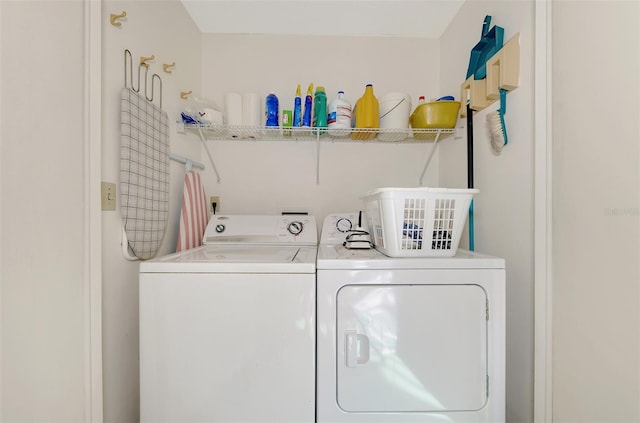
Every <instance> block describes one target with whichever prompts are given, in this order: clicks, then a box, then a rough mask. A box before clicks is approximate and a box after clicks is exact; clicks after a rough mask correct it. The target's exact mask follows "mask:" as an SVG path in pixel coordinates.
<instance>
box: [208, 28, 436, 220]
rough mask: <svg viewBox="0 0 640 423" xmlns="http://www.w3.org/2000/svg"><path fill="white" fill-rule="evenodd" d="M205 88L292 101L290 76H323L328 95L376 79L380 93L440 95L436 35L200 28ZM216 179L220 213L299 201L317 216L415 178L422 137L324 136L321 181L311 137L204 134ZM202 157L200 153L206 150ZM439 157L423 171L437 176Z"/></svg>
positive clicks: (211, 184) (295, 79) (350, 94)
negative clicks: (327, 139) (229, 138)
mask: <svg viewBox="0 0 640 423" xmlns="http://www.w3.org/2000/svg"><path fill="white" fill-rule="evenodd" d="M202 61H203V63H202V93H203V96H205V97H209V98H211V99H213V100H214V101H215V102H216V103H217V104H218V105H219V106H222V105H223V104H224V94H225V93H227V92H239V93H245V92H256V93H258V94H260V95H261V96H262V97H263V98H264V96H266V95H267V94H268V93H269V92H270V91H273V92H274V93H276V94H277V95H278V98H279V100H280V104H281V108H285V109H292V108H293V98H294V95H295V90H296V85H297V84H300V85H301V90H302V94H303V96H304V94H305V92H306V89H307V86H308V84H309V82H313V83H314V89H315V87H316V86H317V85H323V86H324V87H325V89H326V91H327V96H328V99H329V101H330V100H331V99H333V98H334V97H335V95H336V93H337V91H338V90H343V91H345V96H346V97H347V98H348V99H349V100H350V101H351V102H352V103H354V102H355V100H357V98H358V97H360V96H361V95H362V94H363V93H364V87H365V85H366V84H367V83H371V84H373V87H374V92H375V94H376V95H377V96H378V97H380V96H382V95H384V94H386V93H389V92H393V91H400V92H406V93H408V94H411V95H412V97H413V103H414V105H415V104H416V103H417V99H418V96H420V95H425V96H427V98H432V97H436V96H438V95H439V94H440V92H439V89H438V86H439V79H440V71H439V69H440V68H439V66H438V61H439V43H438V41H437V40H424V39H422V40H421V39H412V38H385V37H368V38H358V37H350V38H345V37H309V36H307V37H294V36H266V35H203V46H202ZM208 145H209V147H210V149H211V151H212V154H213V156H214V157H215V159H216V166H217V167H218V170H219V172H220V176H221V182H220V183H219V184H218V183H217V182H216V179H215V177H214V175H213V174H212V173H211V172H209V171H208V172H206V178H205V180H204V184H205V188H206V190H207V193H208V195H219V196H220V197H221V207H222V209H221V212H222V213H244V214H247V213H279V212H281V211H282V210H283V209H291V208H300V209H304V210H308V211H310V212H312V213H313V214H314V215H315V216H316V217H317V219H318V224H319V225H321V224H322V219H324V217H325V216H326V215H327V214H329V213H336V212H345V211H357V210H360V209H362V202H361V200H360V199H359V196H360V195H361V194H363V193H365V192H366V191H368V190H370V189H373V188H376V187H382V186H418V184H419V177H420V174H421V172H422V168H423V166H424V163H425V160H426V157H427V155H428V153H429V151H430V148H431V146H432V144H431V143H427V144H415V145H410V144H397V145H393V144H373V143H366V142H365V143H357V144H353V143H322V144H321V146H320V183H319V184H316V170H315V167H316V145H315V143H306V142H298V143H295V142H247V141H241V142H237V141H236V142H226V141H208ZM203 157H206V156H204V155H203ZM437 169H438V163H437V157H436V158H434V160H433V161H432V163H431V165H430V168H429V171H428V172H427V175H426V177H425V179H424V184H425V185H434V184H436V181H437Z"/></svg>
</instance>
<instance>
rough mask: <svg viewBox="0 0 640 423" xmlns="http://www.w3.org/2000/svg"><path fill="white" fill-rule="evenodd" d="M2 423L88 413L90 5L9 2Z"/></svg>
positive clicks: (0, 273)
mask: <svg viewBox="0 0 640 423" xmlns="http://www.w3.org/2000/svg"><path fill="white" fill-rule="evenodd" d="M0 11H1V13H0V14H1V18H2V23H1V25H0V28H1V29H2V35H1V40H2V45H1V48H0V50H1V51H2V75H1V82H0V85H1V88H2V95H1V99H2V125H1V128H2V133H1V139H2V145H1V154H0V158H1V166H0V167H1V169H2V177H1V181H2V188H1V189H0V193H1V213H0V215H1V220H0V228H1V232H2V237H1V239H2V240H1V242H2V246H1V249H0V253H1V254H0V262H1V263H2V265H1V266H0V280H1V285H0V289H1V292H2V302H1V311H2V315H1V323H2V327H1V333H2V338H1V342H2V352H1V361H0V368H1V369H2V372H1V379H0V381H1V392H2V396H1V398H0V420H2V421H7V422H9V421H11V422H18V421H42V422H44V421H60V422H80V421H84V419H85V402H84V400H85V397H84V395H85V380H86V379H85V378H86V377H87V375H86V374H85V369H87V368H88V367H87V363H86V360H85V349H84V348H85V345H86V342H85V341H86V338H85V328H84V324H85V322H86V318H87V316H86V315H85V312H86V309H85V301H84V295H85V293H84V286H85V285H84V281H85V273H84V271H85V269H84V257H85V252H84V247H85V243H84V242H85V235H86V234H85V232H84V230H85V228H86V223H87V222H86V215H85V214H84V210H85V202H86V201H87V200H88V199H87V198H85V196H84V194H85V191H84V186H85V181H84V178H85V177H86V175H85V174H84V158H85V155H84V154H85V153H84V148H85V146H86V144H85V140H84V132H83V128H84V126H83V125H84V123H85V122H84V121H83V117H84V110H83V102H84V86H83V80H84V74H83V68H84V57H83V51H84V46H83V43H84V28H83V23H84V17H83V3H82V2H81V1H64V2H62V1H29V2H24V1H2V2H0Z"/></svg>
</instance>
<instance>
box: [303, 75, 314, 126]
mask: <svg viewBox="0 0 640 423" xmlns="http://www.w3.org/2000/svg"><path fill="white" fill-rule="evenodd" d="M312 107H313V82H312V83H310V84H309V88H307V96H306V97H305V99H304V115H303V116H302V126H307V127H310V126H311V108H312Z"/></svg>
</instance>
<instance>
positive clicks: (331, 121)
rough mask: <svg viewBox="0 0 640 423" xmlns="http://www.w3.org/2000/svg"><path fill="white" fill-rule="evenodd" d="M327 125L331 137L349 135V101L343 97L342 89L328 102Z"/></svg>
mask: <svg viewBox="0 0 640 423" xmlns="http://www.w3.org/2000/svg"><path fill="white" fill-rule="evenodd" d="M327 126H328V127H329V135H331V136H333V137H342V136H347V135H349V130H350V129H351V103H349V101H347V100H346V99H345V98H344V91H338V96H337V97H336V98H334V99H333V100H332V101H331V103H329V113H328V116H327Z"/></svg>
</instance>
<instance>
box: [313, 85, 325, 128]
mask: <svg viewBox="0 0 640 423" xmlns="http://www.w3.org/2000/svg"><path fill="white" fill-rule="evenodd" d="M313 127H314V128H318V129H314V130H313V131H312V132H313V133H314V134H315V135H317V134H324V133H325V132H326V129H320V128H326V127H327V93H325V92H324V87H322V86H318V87H317V88H316V94H315V96H314V98H313Z"/></svg>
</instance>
